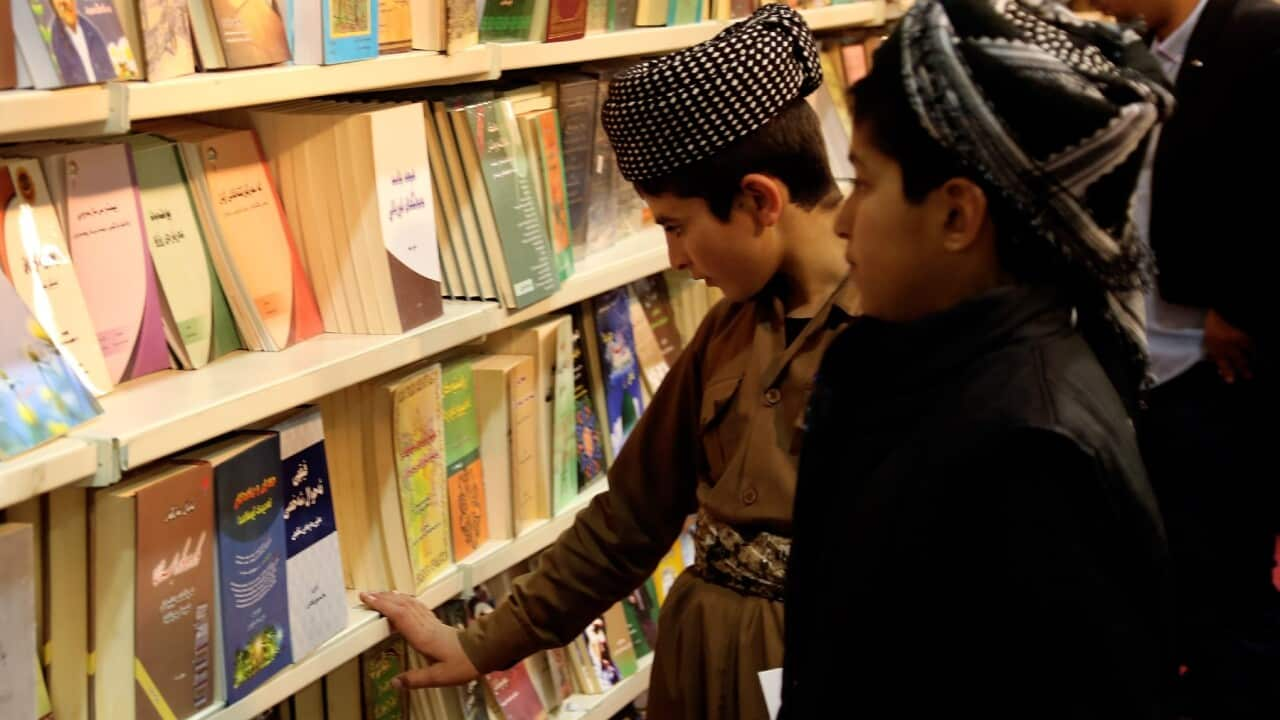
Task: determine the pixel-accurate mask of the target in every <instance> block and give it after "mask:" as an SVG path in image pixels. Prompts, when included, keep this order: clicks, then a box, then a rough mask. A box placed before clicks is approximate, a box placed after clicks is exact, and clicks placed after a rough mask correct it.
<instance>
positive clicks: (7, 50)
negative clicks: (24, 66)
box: [0, 0, 23, 90]
mask: <svg viewBox="0 0 1280 720" xmlns="http://www.w3.org/2000/svg"><path fill="white" fill-rule="evenodd" d="M9 1H10V0H0V19H4V18H11V17H12V15H11V14H10V12H11V11H10V9H9ZM22 1H23V0H13V2H22ZM17 84H18V46H17V44H16V43H15V42H14V37H13V23H12V22H0V90H8V89H9V88H11V87H13V86H15V85H17Z"/></svg>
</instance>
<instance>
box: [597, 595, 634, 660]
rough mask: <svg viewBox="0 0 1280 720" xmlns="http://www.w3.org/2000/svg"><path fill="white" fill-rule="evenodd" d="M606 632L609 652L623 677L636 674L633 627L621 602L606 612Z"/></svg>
mask: <svg viewBox="0 0 1280 720" xmlns="http://www.w3.org/2000/svg"><path fill="white" fill-rule="evenodd" d="M604 625H605V633H606V634H607V635H608V637H609V654H610V656H611V657H612V659H613V663H614V665H616V666H617V668H618V674H619V675H620V676H621V677H624V678H629V677H631V676H632V675H635V674H636V649H635V646H634V645H632V644H631V627H630V626H629V625H628V624H627V613H626V610H625V609H624V608H623V607H622V603H621V602H616V603H614V604H613V607H611V608H609V609H608V610H607V611H605V614H604Z"/></svg>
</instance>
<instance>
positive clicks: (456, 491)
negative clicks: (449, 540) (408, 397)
mask: <svg viewBox="0 0 1280 720" xmlns="http://www.w3.org/2000/svg"><path fill="white" fill-rule="evenodd" d="M444 441H445V462H446V463H447V464H448V474H449V515H450V525H451V527H452V530H453V555H454V559H455V560H462V559H464V558H466V557H467V556H468V555H470V554H471V553H472V552H474V551H475V549H476V548H478V547H479V546H480V545H482V544H484V542H485V541H486V540H488V539H489V516H488V512H487V508H486V506H485V500H484V468H483V466H482V464H481V460H480V428H479V425H478V424H477V422H476V408H475V397H474V391H473V389H472V378H471V362H470V361H468V360H456V361H454V362H452V363H449V364H448V365H446V366H445V368H444Z"/></svg>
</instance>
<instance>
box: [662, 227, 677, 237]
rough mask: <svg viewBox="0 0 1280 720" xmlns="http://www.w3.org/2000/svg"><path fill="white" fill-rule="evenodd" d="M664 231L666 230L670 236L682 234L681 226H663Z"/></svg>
mask: <svg viewBox="0 0 1280 720" xmlns="http://www.w3.org/2000/svg"><path fill="white" fill-rule="evenodd" d="M662 229H663V230H664V231H665V232H666V233H667V234H668V235H679V234H680V226H679V225H663V226H662Z"/></svg>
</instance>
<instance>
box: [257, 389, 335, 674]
mask: <svg viewBox="0 0 1280 720" xmlns="http://www.w3.org/2000/svg"><path fill="white" fill-rule="evenodd" d="M272 430H274V431H276V432H277V433H279V435H280V458H281V476H280V477H281V480H282V481H283V483H284V485H285V497H286V500H285V508H284V522H285V532H286V545H287V547H288V558H289V559H288V566H287V569H286V572H285V577H286V578H287V581H288V585H289V627H290V629H291V630H292V635H293V658H294V660H295V661H298V660H301V659H302V658H304V657H306V656H307V655H308V654H309V653H310V652H311V651H312V650H314V649H315V648H316V647H318V646H319V645H320V644H321V643H323V642H324V641H326V640H328V639H329V638H331V637H333V636H334V635H336V634H337V633H339V632H341V631H342V630H343V629H345V628H346V627H347V614H348V612H349V610H350V608H349V607H348V606H347V600H346V589H345V586H344V584H343V580H342V552H341V549H340V547H339V546H338V529H337V525H336V524H335V522H334V517H333V495H332V491H333V485H332V483H331V482H330V479H329V466H328V462H327V461H326V459H325V451H324V422H323V420H321V417H320V410H319V408H307V409H304V410H300V411H299V412H298V413H297V414H295V415H293V416H291V417H289V418H288V419H286V420H283V421H281V422H280V423H278V424H276V425H275V426H274V427H273V428H272Z"/></svg>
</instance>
